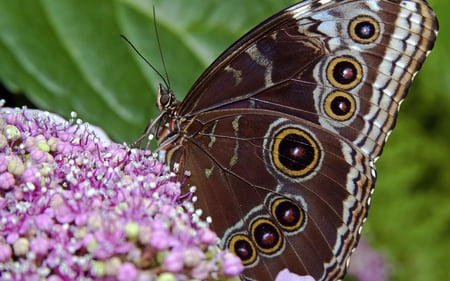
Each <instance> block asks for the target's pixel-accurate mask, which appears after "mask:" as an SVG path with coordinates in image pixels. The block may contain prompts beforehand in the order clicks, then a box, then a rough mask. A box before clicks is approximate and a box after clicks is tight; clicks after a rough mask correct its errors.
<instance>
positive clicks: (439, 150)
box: [0, 0, 450, 281]
mask: <svg viewBox="0 0 450 281" xmlns="http://www.w3.org/2000/svg"><path fill="white" fill-rule="evenodd" d="M294 2H295V1H293V0H290V1H288V0H245V1H244V0H228V1H220V0H189V1H188V0H170V1H169V0H159V1H151V0H97V1H80V0H58V1H52V0H17V1H11V0H0V62H1V63H0V80H1V81H2V83H3V84H4V85H6V86H7V87H8V88H9V89H10V90H11V91H14V92H16V93H24V94H25V95H26V96H27V97H28V98H29V99H30V100H31V101H32V102H33V103H34V104H35V105H37V106H38V107H39V108H41V109H45V110H49V111H52V112H55V113H59V114H60V115H63V116H65V117H68V116H69V114H70V112H71V111H76V112H77V113H78V116H79V117H81V118H82V119H84V120H85V121H88V122H90V123H92V124H95V125H98V126H100V127H102V128H104V129H105V130H106V131H107V132H108V133H109V135H110V136H112V137H113V139H115V140H116V141H118V142H123V141H127V142H133V141H134V140H135V139H136V138H137V137H138V136H139V135H140V134H141V133H142V132H143V130H144V128H145V126H146V124H147V123H148V122H149V120H150V119H151V118H154V117H155V116H156V115H157V110H156V107H155V99H156V90H157V88H158V84H159V83H161V82H162V80H161V79H160V77H158V75H157V74H156V73H154V72H153V71H152V70H151V68H150V67H149V66H148V65H146V64H145V62H144V61H143V60H142V59H141V58H140V57H139V56H138V55H137V54H136V53H135V52H134V51H133V50H132V49H131V48H130V46H128V45H127V44H126V43H125V42H124V40H122V39H121V37H120V35H121V34H123V35H125V36H126V37H127V38H128V39H129V40H130V41H131V42H132V43H133V44H134V45H135V46H136V48H137V49H138V50H140V52H141V53H142V54H143V55H144V56H145V57H146V58H147V59H148V60H149V61H150V62H151V63H152V64H153V65H154V66H155V67H156V68H157V69H158V70H159V71H160V72H162V73H164V68H163V66H162V64H161V58H160V52H159V49H158V43H157V39H156V36H155V27H154V23H153V11H152V10H153V7H155V9H156V16H157V26H158V32H159V36H160V42H161V49H162V52H163V53H164V59H165V61H166V65H167V70H168V74H169V77H170V81H171V86H172V88H173V89H174V91H175V93H176V94H177V96H178V98H179V99H182V98H183V96H184V95H185V94H186V93H187V92H188V90H189V88H190V87H191V85H192V84H193V83H194V81H195V80H196V79H197V77H199V76H200V74H201V73H202V71H204V69H206V67H207V66H208V65H209V64H210V63H211V62H212V61H213V60H214V59H215V58H216V57H217V56H218V55H219V54H220V53H221V52H222V51H224V50H225V49H226V48H227V47H228V46H229V45H230V44H232V42H234V41H235V40H237V39H238V38H239V37H240V36H242V35H243V34H244V33H245V32H246V31H248V30H249V29H250V28H252V27H253V26H255V25H256V24H258V23H259V22H260V21H262V20H263V19H265V18H267V17H269V16H270V15H272V14H274V13H275V12H277V11H279V10H281V9H283V8H284V7H287V6H288V5H290V4H292V3H294ZM429 2H430V5H431V6H432V7H434V8H435V10H436V13H437V15H438V18H439V19H440V26H441V31H440V34H439V36H438V40H437V43H436V46H435V49H434V50H433V52H432V53H431V55H430V57H429V58H428V60H427V61H426V63H425V65H424V67H423V69H422V70H421V72H420V73H419V75H418V76H417V79H416V80H415V81H414V83H413V86H412V88H411V91H410V94H409V96H408V97H407V98H406V100H405V103H404V105H403V106H402V110H401V111H400V114H399V119H398V124H397V128H396V129H395V130H394V132H393V134H392V136H391V137H390V139H389V141H388V143H387V145H386V147H385V149H384V153H383V155H382V157H381V158H380V160H379V161H378V162H377V167H378V182H377V188H376V190H375V193H374V197H373V203H372V208H371V212H370V215H369V219H368V223H369V224H368V225H367V227H366V228H365V235H366V236H367V237H369V238H372V239H371V240H372V242H373V243H374V244H376V245H377V247H379V248H381V249H383V251H387V252H389V257H390V261H391V262H392V263H393V266H394V268H395V270H394V277H393V278H392V280H399V281H400V280H401V281H406V280H417V281H420V280H423V281H428V280H446V279H448V269H447V268H446V266H445V264H448V263H450V260H449V255H448V253H449V252H450V240H449V239H448V237H449V235H450V233H449V229H448V225H449V222H450V207H449V206H450V202H449V198H450V173H449V172H448V171H450V161H449V160H448V157H449V155H450V148H449V143H450V122H448V120H450V67H449V65H450V52H449V48H450V44H449V42H450V39H449V38H450V29H448V28H446V27H448V26H450V17H448V16H447V14H448V11H449V10H450V1H438V0H433V1H431V0H430V1H429ZM0 98H1V97H0Z"/></svg>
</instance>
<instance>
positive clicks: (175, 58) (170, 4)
mask: <svg viewBox="0 0 450 281" xmlns="http://www.w3.org/2000/svg"><path fill="white" fill-rule="evenodd" d="M288 4H292V1H267V0H266V1H259V4H258V6H257V8H254V2H253V3H252V2H243V1H236V0H233V1H204V0H196V1H183V0H171V1H154V2H151V1H138V0H135V1H133V0H123V1H119V0H115V1H109V0H100V1H78V0H62V1H51V0H49V1H44V0H40V1H34V0H33V1H32V0H28V1H27V0H24V1H8V0H1V1H0V60H1V62H2V63H1V64H0V78H1V80H2V81H3V83H4V84H6V85H7V86H8V88H10V89H11V90H12V91H15V92H25V93H26V95H27V96H28V98H29V99H30V100H31V101H32V102H33V103H34V104H36V105H37V106H38V107H39V108H41V109H45V110H49V111H52V112H55V113H58V114H60V115H62V116H65V117H68V116H69V114H70V112H71V111H76V112H77V113H78V116H79V117H80V118H82V119H84V120H85V121H88V122H90V123H92V124H94V125H98V126H101V127H102V128H104V129H105V130H106V131H107V132H108V133H109V135H110V136H112V137H113V139H115V140H116V141H119V142H122V141H127V142H133V141H134V140H135V139H137V137H138V136H139V135H140V134H142V132H143V130H144V128H145V126H146V124H147V123H148V122H149V120H150V119H151V118H153V117H155V116H156V115H157V109H156V107H155V104H156V103H155V100H156V95H157V93H156V91H157V88H158V84H159V83H162V80H161V79H160V78H159V77H158V76H157V74H156V73H154V72H153V71H152V70H151V68H150V67H149V66H148V65H146V64H145V62H144V61H143V60H142V59H141V58H140V57H139V56H137V54H136V53H135V52H134V51H133V50H132V48H130V46H128V45H127V44H126V43H125V41H124V40H123V39H122V38H121V37H120V35H121V34H123V35H125V36H126V37H127V38H128V39H129V40H130V41H131V42H132V43H133V45H135V46H136V48H137V49H138V50H139V51H140V52H141V53H142V54H143V55H144V56H145V57H146V58H147V59H148V60H149V61H150V62H151V63H152V64H153V65H154V66H155V67H156V68H157V69H158V70H159V71H160V72H161V73H164V68H163V66H162V64H161V58H160V53H159V49H158V44H157V38H156V35H155V27H154V23H153V12H152V9H153V7H155V9H156V15H157V26H158V31H159V35H160V38H159V39H160V41H161V49H162V52H163V53H164V59H165V61H166V65H167V71H168V74H169V77H170V82H171V86H172V88H173V90H174V91H175V93H176V94H177V96H178V97H179V98H180V99H181V98H182V97H184V95H185V94H186V93H187V91H188V90H189V88H190V86H191V85H192V84H193V83H194V81H195V79H196V78H197V77H199V76H200V74H201V72H202V71H203V70H204V69H205V68H206V67H207V66H208V65H209V64H210V63H211V62H212V60H213V59H214V58H215V57H217V56H218V55H219V54H220V52H222V51H223V50H225V48H226V47H227V46H228V45H230V44H231V43H232V42H233V41H234V40H236V39H237V38H238V37H239V36H240V35H242V34H243V33H244V32H245V31H246V30H248V29H249V28H250V27H251V26H252V25H255V24H256V23H258V22H259V21H261V20H262V19H264V18H265V17H268V16H269V15H270V14H272V13H274V12H275V11H277V10H280V9H282V8H283V7H285V6H287V5H288ZM237 6H239V9H238V10H237V11H236V10H235V7H237ZM230 18H233V19H236V20H233V21H230Z"/></svg>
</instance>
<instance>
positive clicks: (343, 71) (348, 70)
mask: <svg viewBox="0 0 450 281" xmlns="http://www.w3.org/2000/svg"><path fill="white" fill-rule="evenodd" d="M327 78H328V81H329V82H330V84H331V85H333V86H335V87H337V88H341V89H344V90H348V89H351V88H353V87H355V86H356V85H357V84H358V83H359V82H361V79H362V68H361V65H360V64H359V63H358V62H357V61H356V60H355V59H354V58H352V57H338V58H334V59H333V60H331V61H330V63H329V64H328V67H327Z"/></svg>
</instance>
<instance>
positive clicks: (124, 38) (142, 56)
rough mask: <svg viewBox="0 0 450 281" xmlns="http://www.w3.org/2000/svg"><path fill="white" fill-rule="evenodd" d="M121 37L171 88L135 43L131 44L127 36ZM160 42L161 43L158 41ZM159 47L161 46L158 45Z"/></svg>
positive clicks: (167, 84)
mask: <svg viewBox="0 0 450 281" xmlns="http://www.w3.org/2000/svg"><path fill="white" fill-rule="evenodd" d="M120 37H122V39H123V40H125V42H127V43H128V45H130V47H131V48H133V50H134V51H135V52H136V54H138V56H139V57H140V58H141V59H143V60H144V61H145V63H146V64H147V65H148V66H150V67H151V68H152V69H153V71H154V72H155V73H156V74H158V76H159V77H160V78H161V79H162V80H163V81H164V84H166V86H170V84H169V82H168V80H166V78H165V77H164V76H163V75H162V74H161V72H159V71H158V70H157V69H156V68H155V67H154V66H153V64H151V63H150V62H149V61H148V60H147V59H146V58H145V57H144V55H142V54H141V52H139V50H138V49H137V48H136V47H135V46H134V45H133V43H131V41H130V40H128V38H127V37H125V35H122V34H121V35H120ZM158 42H159V41H158ZM158 45H159V44H158ZM164 69H166V67H165V66H164ZM166 77H167V71H166Z"/></svg>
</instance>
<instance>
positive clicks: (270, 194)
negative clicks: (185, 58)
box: [152, 0, 438, 281]
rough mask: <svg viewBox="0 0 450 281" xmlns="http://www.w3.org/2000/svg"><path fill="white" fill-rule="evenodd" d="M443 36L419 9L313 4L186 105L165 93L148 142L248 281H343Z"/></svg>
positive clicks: (212, 73)
mask: <svg viewBox="0 0 450 281" xmlns="http://www.w3.org/2000/svg"><path fill="white" fill-rule="evenodd" d="M437 29H438V24H437V20H436V17H435V15H434V13H433V11H432V9H431V8H430V7H429V6H428V4H427V3H426V2H425V1H423V0H306V1H303V2H300V3H298V4H295V5H293V6H291V7H289V8H286V9H285V10H283V11H281V12H279V13H277V14H275V15H274V16H272V17H270V18H269V19H267V20H265V21H264V22H263V23H261V24H259V25H258V26H257V27H255V28H254V29H253V30H251V31H250V32H248V33H247V34H246V35H244V36H243V37H242V38H241V39H239V40H238V41H237V42H236V43H234V44H233V45H232V46H231V47H230V48H229V49H228V50H226V51H225V52H224V53H223V54H222V55H220V56H219V57H218V59H217V60H215V61H214V62H213V63H212V64H211V66H209V68H208V69H207V70H206V71H205V72H204V73H203V75H201V77H200V78H199V79H198V80H197V82H196V83H195V84H194V86H193V87H192V88H191V90H190V91H189V93H188V95H187V97H186V98H185V99H184V100H183V101H182V102H179V101H177V100H176V98H175V96H174V94H173V92H172V91H171V90H170V89H169V88H165V87H160V94H159V98H158V103H159V107H160V109H161V114H160V115H159V116H158V118H157V119H156V120H157V122H154V126H153V127H152V130H153V133H154V134H155V135H156V137H157V139H158V142H159V147H160V149H162V150H164V151H165V157H166V159H165V160H166V162H167V163H168V164H169V165H170V166H171V167H172V168H174V169H176V170H177V171H178V173H179V177H180V180H181V179H183V178H184V177H185V174H186V173H187V172H190V176H189V177H188V178H187V180H186V183H185V188H186V189H189V188H191V187H193V186H195V187H196V188H197V190H196V193H195V194H196V197H197V202H196V204H197V205H196V206H198V207H199V208H201V209H202V211H203V214H205V215H207V216H211V217H212V223H211V228H212V229H213V230H214V231H216V232H217V233H218V234H219V236H221V242H220V246H221V247H222V248H224V249H229V250H230V251H231V252H233V253H234V254H236V255H237V256H238V257H239V258H240V259H241V260H242V263H243V264H244V266H245V270H244V273H243V275H242V277H241V278H242V280H259V281H264V280H274V278H275V276H276V274H277V273H278V272H279V271H280V270H282V269H284V268H288V269H289V270H290V271H291V272H294V273H297V274H300V275H311V276H313V277H314V278H315V279H316V280H339V279H342V278H343V276H344V275H345V272H346V267H347V264H348V262H349V257H350V255H351V253H352V251H353V249H354V248H355V247H356V245H357V243H358V239H359V236H360V231H361V227H362V224H363V223H364V221H365V219H366V217H367V213H368V209H369V205H370V196H371V194H372V192H373V189H374V184H375V178H376V171H375V166H374V162H375V161H376V159H377V158H378V157H379V156H380V154H381V152H382V150H383V147H384V145H385V142H386V139H387V137H388V135H389V134H390V132H391V131H392V129H393V127H394V125H395V121H396V117H397V113H398V109H399V105H400V104H401V102H402V100H403V99H404V97H405V96H406V94H407V90H408V88H409V86H410V84H411V82H412V79H413V78H414V76H415V74H416V73H417V71H418V70H419V69H420V67H421V65H422V63H423V62H424V60H425V58H426V56H427V55H428V53H429V52H430V50H431V49H432V47H433V44H434V41H435V39H436V36H437Z"/></svg>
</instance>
